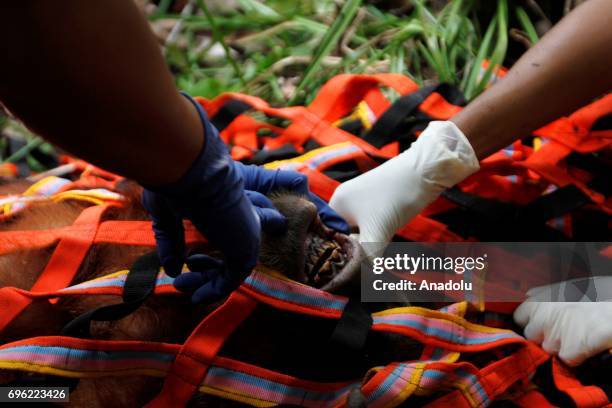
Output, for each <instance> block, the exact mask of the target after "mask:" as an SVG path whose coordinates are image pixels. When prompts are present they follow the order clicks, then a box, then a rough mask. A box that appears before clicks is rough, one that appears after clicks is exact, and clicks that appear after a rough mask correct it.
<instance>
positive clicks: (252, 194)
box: [245, 190, 287, 234]
mask: <svg viewBox="0 0 612 408" xmlns="http://www.w3.org/2000/svg"><path fill="white" fill-rule="evenodd" d="M245 194H246V196H247V197H248V198H249V200H251V203H252V204H253V207H254V208H255V212H256V213H257V215H258V216H259V221H260V223H261V229H262V230H264V231H266V232H268V233H271V234H280V233H283V232H285V231H286V230H287V218H285V216H284V215H282V214H281V213H280V212H279V211H278V210H277V209H276V208H275V207H274V204H272V201H270V199H269V198H268V197H266V196H265V195H263V194H261V193H259V192H257V191H250V190H246V191H245Z"/></svg>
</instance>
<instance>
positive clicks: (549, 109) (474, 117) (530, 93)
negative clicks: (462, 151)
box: [451, 0, 612, 159]
mask: <svg viewBox="0 0 612 408" xmlns="http://www.w3.org/2000/svg"><path fill="white" fill-rule="evenodd" d="M611 44H612V2H610V1H609V0H590V1H588V2H586V3H585V4H584V5H582V6H581V7H578V8H577V9H576V10H575V11H573V12H572V13H571V14H569V15H568V16H567V17H566V18H565V19H563V20H562V21H561V22H560V23H559V24H558V25H557V26H555V27H554V28H553V29H552V30H551V31H550V32H549V33H548V34H547V35H546V36H544V37H543V38H542V40H541V41H540V42H539V43H538V44H537V45H536V46H534V47H533V48H531V49H530V50H529V51H528V52H527V53H526V54H525V55H524V56H523V57H522V58H521V59H520V60H519V61H518V62H517V63H516V64H515V65H514V67H513V68H512V69H511V70H510V71H509V72H508V74H507V75H506V77H504V78H503V79H502V80H501V81H500V82H499V83H498V84H496V85H495V86H494V87H492V88H491V89H490V90H488V91H487V92H485V93H483V94H482V95H480V96H479V97H478V98H476V99H475V100H474V101H473V102H471V103H470V104H469V105H468V106H467V107H466V108H465V109H464V110H463V111H461V112H460V113H459V114H457V115H456V116H455V117H454V118H452V119H451V120H452V121H453V122H455V124H456V125H457V126H458V127H459V128H460V129H461V130H462V131H463V133H464V134H465V135H466V136H467V138H468V139H469V140H470V143H471V144H472V147H473V148H474V151H475V152H476V155H477V156H478V158H479V159H483V158H485V157H487V156H488V155H490V154H492V153H494V152H495V151H497V150H499V149H501V148H503V147H505V146H507V145H508V144H510V143H512V142H513V141H514V140H516V139H518V138H520V137H522V136H525V135H528V134H529V133H530V132H532V131H533V130H535V129H537V128H538V127H541V126H543V125H544V124H546V123H548V122H550V121H551V120H554V119H556V118H557V117H559V116H562V115H565V114H568V113H570V112H572V111H573V110H575V109H577V108H579V107H580V106H582V105H584V104H586V103H588V102H589V101H590V100H592V99H593V98H596V97H598V96H600V95H602V94H603V93H605V92H607V91H609V90H610V89H611V88H612V74H611V73H610V72H611V71H612V53H610V47H611Z"/></svg>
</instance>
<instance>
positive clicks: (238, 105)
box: [210, 99, 251, 132]
mask: <svg viewBox="0 0 612 408" xmlns="http://www.w3.org/2000/svg"><path fill="white" fill-rule="evenodd" d="M249 109H251V105H249V104H248V103H246V102H243V101H239V100H236V99H231V100H229V101H227V102H226V103H225V104H223V106H222V107H221V108H220V109H219V110H218V111H217V113H216V114H215V116H213V117H212V118H210V121H211V122H212V124H213V125H215V127H216V128H217V130H218V131H219V132H221V131H222V130H223V129H225V128H226V127H228V126H229V125H230V123H232V122H233V121H234V119H236V118H237V117H238V116H240V115H242V114H243V113H244V112H246V111H248V110H249Z"/></svg>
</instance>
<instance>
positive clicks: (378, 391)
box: [368, 364, 407, 403]
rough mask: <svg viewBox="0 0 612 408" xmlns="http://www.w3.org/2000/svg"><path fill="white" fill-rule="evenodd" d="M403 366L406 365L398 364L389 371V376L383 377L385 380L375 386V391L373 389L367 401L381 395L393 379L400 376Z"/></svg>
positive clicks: (389, 386) (387, 389)
mask: <svg viewBox="0 0 612 408" xmlns="http://www.w3.org/2000/svg"><path fill="white" fill-rule="evenodd" d="M405 368H407V366H406V365H403V364H400V365H399V366H398V367H396V368H395V369H394V370H393V371H391V373H390V374H389V376H388V377H387V378H385V381H383V383H382V384H380V385H379V386H378V388H376V391H374V392H373V393H372V395H370V398H368V402H370V403H372V402H374V401H376V400H377V399H378V398H380V397H382V396H383V395H384V394H385V393H386V392H387V391H389V389H390V388H391V387H392V386H393V384H394V383H395V381H397V379H398V378H401V377H400V374H401V373H402V371H404V369H405Z"/></svg>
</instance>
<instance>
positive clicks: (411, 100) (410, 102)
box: [363, 86, 437, 149]
mask: <svg viewBox="0 0 612 408" xmlns="http://www.w3.org/2000/svg"><path fill="white" fill-rule="evenodd" d="M436 88H437V87H436V86H427V87H424V88H421V89H419V90H418V91H415V92H412V93H410V94H408V95H404V96H402V97H401V98H399V99H398V100H397V101H395V103H393V105H391V107H390V108H389V109H387V110H386V111H385V113H383V114H382V116H381V117H380V118H378V119H377V120H376V122H375V123H374V125H373V126H372V128H371V129H370V130H369V131H368V133H366V134H365V135H364V136H363V140H365V141H366V142H368V143H369V144H371V145H372V146H374V147H376V148H377V149H380V148H381V147H383V146H385V145H387V144H389V143H391V142H394V141H395V140H397V137H396V135H397V134H396V129H397V128H398V127H399V126H400V124H401V123H402V122H403V121H404V120H405V119H406V117H407V116H410V115H411V114H412V113H413V112H414V111H416V109H417V108H418V107H419V105H420V104H421V103H423V101H424V100H425V99H427V97H428V96H429V95H431V94H432V92H434V91H435V90H436Z"/></svg>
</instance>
